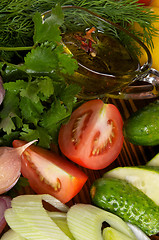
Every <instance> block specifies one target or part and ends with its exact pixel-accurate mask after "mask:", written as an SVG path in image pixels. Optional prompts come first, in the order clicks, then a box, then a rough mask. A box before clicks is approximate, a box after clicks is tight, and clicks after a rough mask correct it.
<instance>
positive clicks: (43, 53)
mask: <svg viewBox="0 0 159 240" xmlns="http://www.w3.org/2000/svg"><path fill="white" fill-rule="evenodd" d="M24 60H25V64H24V66H23V67H25V68H27V69H31V70H33V71H35V72H39V73H44V72H51V71H53V70H55V69H56V68H57V67H58V65H57V62H58V58H57V55H56V54H55V53H54V51H53V50H52V48H51V47H46V46H39V47H37V48H35V49H32V50H31V52H30V53H28V54H27V56H26V57H25V58H24Z"/></svg>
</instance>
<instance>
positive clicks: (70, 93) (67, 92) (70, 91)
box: [60, 84, 81, 111]
mask: <svg viewBox="0 0 159 240" xmlns="http://www.w3.org/2000/svg"><path fill="white" fill-rule="evenodd" d="M80 90H81V88H80V87H79V86H78V85H76V84H70V85H68V86H66V88H65V89H64V90H63V92H62V95H61V96H60V98H61V100H62V101H63V103H64V104H65V105H66V106H67V108H68V110H69V111H72V108H73V105H74V103H75V102H76V100H77V98H76V97H75V96H76V95H77V94H78V93H79V92H80Z"/></svg>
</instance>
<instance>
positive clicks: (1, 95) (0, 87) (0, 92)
mask: <svg viewBox="0 0 159 240" xmlns="http://www.w3.org/2000/svg"><path fill="white" fill-rule="evenodd" d="M4 96H5V90H4V87H3V81H2V77H1V76H0V105H1V103H2V102H3V99H4Z"/></svg>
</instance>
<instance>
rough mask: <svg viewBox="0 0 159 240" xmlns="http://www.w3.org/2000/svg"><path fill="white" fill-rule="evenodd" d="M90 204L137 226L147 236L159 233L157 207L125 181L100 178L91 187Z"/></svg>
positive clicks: (158, 207) (158, 208) (158, 212)
mask: <svg viewBox="0 0 159 240" xmlns="http://www.w3.org/2000/svg"><path fill="white" fill-rule="evenodd" d="M90 195H91V199H92V203H93V204H94V205H96V206H98V207H100V208H102V209H105V210H106V211H109V212H112V213H114V214H116V215H117V216H119V217H121V218H122V219H123V220H124V221H125V222H129V223H131V224H133V225H136V226H138V227H139V228H140V229H141V230H142V231H143V232H145V233H146V234H147V235H149V236H150V235H153V234H157V233H158V232H159V206H157V205H156V204H155V203H154V202H153V201H152V200H151V199H150V198H149V197H147V196H146V195H145V194H144V193H143V192H142V191H140V190H139V189H138V188H136V187H134V186H133V185H132V184H130V183H128V182H127V181H125V180H121V179H116V178H100V179H97V180H96V181H95V182H94V183H93V184H92V186H91V189H90Z"/></svg>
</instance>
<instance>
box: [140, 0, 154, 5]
mask: <svg viewBox="0 0 159 240" xmlns="http://www.w3.org/2000/svg"><path fill="white" fill-rule="evenodd" d="M151 2H152V0H138V3H142V4H144V5H145V6H149V5H150V3H151Z"/></svg>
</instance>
